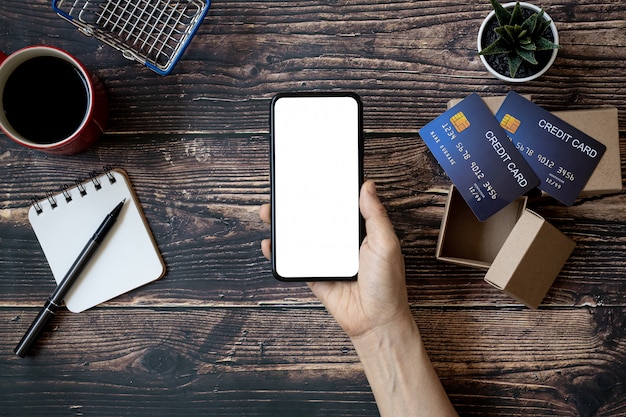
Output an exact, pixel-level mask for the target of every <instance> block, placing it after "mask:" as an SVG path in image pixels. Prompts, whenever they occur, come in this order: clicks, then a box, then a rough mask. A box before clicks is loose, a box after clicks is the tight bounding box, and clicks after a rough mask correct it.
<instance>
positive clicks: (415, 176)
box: [0, 0, 626, 417]
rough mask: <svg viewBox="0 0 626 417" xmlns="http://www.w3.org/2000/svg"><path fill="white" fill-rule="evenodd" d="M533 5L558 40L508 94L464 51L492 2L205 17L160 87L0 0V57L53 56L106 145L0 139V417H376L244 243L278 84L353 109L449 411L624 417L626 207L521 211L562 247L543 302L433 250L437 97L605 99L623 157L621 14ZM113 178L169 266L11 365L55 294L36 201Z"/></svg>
mask: <svg viewBox="0 0 626 417" xmlns="http://www.w3.org/2000/svg"><path fill="white" fill-rule="evenodd" d="M540 5H541V6H543V7H544V8H546V10H547V11H548V13H549V14H550V16H551V17H552V18H553V19H554V20H555V21H556V22H557V24H558V27H559V31H560V36H561V44H562V46H563V48H562V49H561V50H560V51H559V55H558V58H557V61H556V64H555V66H554V67H553V68H552V69H551V70H550V71H549V72H548V73H547V74H546V75H545V76H543V77H542V78H540V79H539V80H538V81H535V82H532V83H528V84H524V85H521V86H517V85H515V86H512V85H508V84H502V83H500V82H499V81H497V80H495V79H493V78H490V77H489V76H488V75H487V72H486V71H485V70H484V69H483V68H482V67H481V64H480V62H479V60H478V59H477V56H476V52H475V37H476V33H477V30H478V25H479V24H480V22H481V20H482V18H483V17H484V16H485V15H486V14H487V13H488V11H489V8H490V6H489V5H488V2H479V3H471V4H459V3H458V2H451V1H448V0H436V1H428V2H426V1H417V2H411V1H398V2H388V1H382V0H376V1H373V2H372V1H368V2H366V1H363V0H357V1H350V2H347V1H320V2H312V3H311V2H301V1H294V2H291V1H290V2H272V1H226V2H214V4H213V5H212V7H211V10H210V12H209V15H208V16H207V18H206V19H205V21H204V22H203V24H202V25H201V26H200V29H199V31H198V33H197V35H196V36H195V38H194V39H193V41H192V43H191V44H190V46H189V48H188V49H187V51H186V53H185V54H184V56H183V59H182V60H181V62H180V63H179V64H178V65H177V66H176V68H175V69H174V72H173V73H172V74H171V75H169V76H166V77H162V76H158V75H157V74H154V73H152V72H150V71H149V70H147V69H145V68H143V67H142V66H141V65H138V64H135V63H132V62H130V61H127V60H126V59H125V58H123V57H122V56H121V54H120V53H118V52H116V51H114V50H112V49H111V48H109V47H106V46H103V45H101V44H100V43H99V42H98V41H96V40H94V39H91V38H88V37H86V36H83V35H81V34H80V33H78V32H77V31H76V29H75V28H74V27H73V26H71V25H69V24H68V23H67V22H65V21H63V20H62V19H60V18H59V17H57V16H56V15H54V13H53V12H52V10H51V8H50V2H49V0H27V1H18V0H2V1H0V50H3V51H7V52H10V51H13V50H16V49H19V48H21V47H23V46H26V45H31V44H36V43H43V44H48V45H54V46H59V47H61V48H64V49H66V50H68V51H69V52H71V53H73V54H75V55H76V56H77V57H78V58H79V59H80V60H81V61H83V62H84V63H85V65H86V66H87V67H88V68H89V69H90V70H92V71H93V72H94V73H95V74H97V75H98V76H99V77H100V78H101V79H102V80H103V81H104V82H105V84H106V86H107V88H108V91H109V96H110V100H111V121H110V124H109V127H108V129H107V131H106V134H105V135H104V136H103V138H102V140H101V141H100V142H99V143H98V144H97V145H96V146H94V147H93V148H92V149H90V150H88V151H87V152H85V153H83V154H80V155H76V156H70V157H56V156H47V155H44V154H41V153H37V152H33V151H29V150H26V149H24V148H21V147H19V146H17V145H15V144H13V143H12V142H10V141H9V140H8V139H7V138H6V137H5V136H3V135H0V375H1V376H2V378H0V416H4V415H7V416H14V415H19V416H31V415H32V416H37V415H41V414H42V413H43V412H44V411H45V412H46V414H47V415H50V416H67V415H86V416H88V415H112V416H113V415H115V416H127V415H128V416H130V415H132V416H160V415H163V416H167V415H180V414H189V415H211V416H222V415H229V416H230V415H236V416H265V415H267V416H270V415H271V416H291V415H301V416H325V415H342V416H366V415H367V416H371V415H376V406H375V404H374V402H373V397H372V394H371V392H370V389H369V386H368V384H367V381H366V379H365V377H364V375H363V372H362V368H361V366H360V364H359V362H358V358H357V356H356V354H355V352H354V350H353V348H352V346H351V344H350V341H349V339H348V338H347V337H346V336H345V334H343V332H342V331H341V329H339V327H338V326H337V325H336V323H335V321H334V320H333V319H332V317H330V316H329V315H328V314H327V313H326V312H325V310H324V309H323V307H321V306H320V304H319V303H318V302H317V301H316V299H315V297H313V295H312V294H311V293H310V291H309V290H308V288H307V287H306V286H305V285H304V284H283V283H279V282H278V281H276V280H274V279H273V278H272V277H271V274H270V265H269V262H268V261H266V260H265V259H264V258H263V257H262V255H261V252H260V247H259V246H260V240H261V239H262V238H264V237H268V236H269V229H268V227H267V226H266V225H264V224H262V222H261V221H260V220H259V219H258V214H257V213H258V206H259V205H260V204H262V203H264V202H267V201H268V200H269V190H270V188H269V187H270V183H269V159H268V153H269V132H268V131H269V103H270V100H271V97H272V96H273V95H275V94H276V93H279V92H282V91H293V90H306V91H331V90H332V91H334V90H350V91H355V92H357V93H358V94H359V95H361V97H362V99H363V102H364V112H365V114H364V128H365V173H366V175H367V176H368V178H371V179H373V180H375V181H376V182H377V184H378V190H379V193H380V195H381V199H382V200H383V203H384V204H385V206H386V207H387V209H388V210H389V212H390V216H391V219H392V221H393V223H394V225H395V227H396V231H397V233H398V236H399V237H400V239H401V241H402V245H403V251H404V255H405V260H406V267H407V283H408V290H409V300H410V303H411V306H412V310H413V312H414V315H415V318H416V320H417V322H418V324H419V326H420V329H421V330H422V333H423V335H424V339H425V343H426V348H427V350H428V352H429V355H430V357H431V359H432V360H433V362H434V364H435V367H436V369H437V371H438V373H439V375H440V376H441V377H442V380H443V383H444V386H445V388H446V390H447V391H448V393H449V394H450V397H451V399H452V401H453V403H454V404H455V406H456V408H457V409H458V411H459V413H460V414H461V415H462V416H479V415H480V416H584V417H591V416H624V415H626V394H625V392H626V388H625V383H626V373H625V372H626V371H625V370H626V319H625V317H626V310H625V308H626V304H625V302H624V294H626V208H625V207H626V193H619V194H615V195H605V196H598V197H588V198H584V199H579V200H578V201H577V202H576V204H575V205H574V206H572V207H564V206H563V205H561V204H559V203H558V202H556V201H554V200H552V199H550V198H532V199H531V200H530V202H529V206H530V207H531V208H532V209H533V210H535V211H537V212H538V213H539V214H541V215H542V216H544V217H545V218H546V219H547V220H548V221H549V222H550V223H552V224H553V225H555V226H556V227H557V228H559V229H560V230H561V231H563V232H564V233H566V234H567V235H568V236H570V237H571V238H572V239H574V240H575V241H576V243H577V246H576V249H575V250H574V252H573V254H572V256H571V257H570V259H569V260H568V262H567V263H566V265H565V266H564V268H563V270H562V271H561V273H560V275H559V276H558V278H557V280H556V281H555V283H554V285H553V286H552V288H551V290H550V291H549V293H548V295H547V297H546V299H545V300H544V302H543V304H542V307H541V308H540V309H539V310H536V311H533V310H528V309H526V308H524V307H522V306H520V305H519V303H517V302H515V301H514V300H512V299H511V298H509V297H508V296H506V295H505V294H503V293H502V292H501V291H499V290H497V289H495V288H493V287H491V286H489V285H488V284H487V283H485V282H484V281H483V276H484V271H481V270H476V269H472V268H466V267H460V266H458V265H452V264H445V263H442V262H439V261H436V260H435V259H434V254H435V245H436V242H437V238H438V233H439V225H440V222H441V217H442V215H443V210H444V205H445V201H446V193H447V189H448V187H449V184H450V182H449V180H448V178H447V176H446V175H445V173H444V172H443V170H442V169H441V167H439V165H438V164H437V163H436V161H435V159H434V158H433V157H432V155H431V154H430V152H429V151H428V149H427V148H426V146H425V145H424V143H423V142H422V141H421V139H419V136H418V133H417V132H418V130H419V129H420V128H421V127H422V126H423V125H424V124H426V123H427V122H428V121H430V120H431V119H432V118H434V117H436V116H437V115H439V114H440V113H441V112H442V111H444V109H445V107H446V103H447V101H448V100H450V99H452V98H459V97H464V96H467V95H468V94H470V93H473V92H478V93H479V94H481V95H485V96H494V95H502V94H505V93H506V92H508V91H510V90H512V89H515V90H516V91H518V92H520V93H524V94H532V95H533V97H534V100H535V101H536V102H537V103H538V104H540V105H542V106H544V107H546V108H548V109H549V110H557V109H566V110H570V109H582V108H592V107H598V106H609V105H610V106H614V107H617V108H618V110H619V127H620V145H621V153H622V154H626V87H625V85H626V30H625V29H626V4H624V3H623V2H620V1H618V0H605V1H592V0H582V1H576V2H574V1H571V0H546V1H542V2H541V4H540ZM107 164H110V165H113V166H118V167H121V168H124V169H125V170H126V171H127V172H128V173H129V175H130V178H131V181H132V182H133V184H134V186H135V188H136V191H137V194H138V196H139V199H140V201H141V202H142V205H143V208H144V212H145V214H146V217H147V219H148V222H149V224H150V226H151V228H152V230H153V232H154V235H155V238H156V240H157V242H158V244H159V247H160V249H161V251H162V253H163V256H164V258H165V261H166V263H167V267H168V274H167V275H166V276H165V277H164V278H163V279H161V280H159V281H157V282H154V283H152V284H150V285H147V286H145V287H142V288H140V289H138V290H135V291H133V292H131V293H129V294H126V295H123V296H121V297H118V298H117V299H115V300H112V301H110V302H107V303H105V304H103V305H101V306H99V307H96V308H94V309H92V310H89V311H87V312H85V313H81V314H78V315H75V314H71V313H67V312H65V313H63V314H61V315H60V316H59V317H58V318H57V319H56V321H55V322H54V324H53V326H51V328H50V330H49V331H47V332H46V334H45V335H44V337H43V338H42V340H41V341H40V342H39V344H38V347H37V352H36V355H35V356H33V357H28V358H26V359H24V360H22V359H20V358H18V357H16V356H14V355H13V354H12V350H13V348H14V347H15V344H16V343H17V342H18V341H19V338H20V337H21V335H22V333H23V331H24V330H25V329H26V327H27V326H28V324H29V322H30V320H31V319H32V318H33V317H34V316H35V314H36V313H37V310H38V308H39V306H40V305H41V304H42V302H43V301H44V299H45V297H47V296H48V295H49V293H50V292H51V291H52V289H53V285H54V284H53V280H52V277H51V275H50V271H49V268H48V266H47V264H46V261H45V259H44V257H43V254H42V253H41V250H40V248H39V245H38V243H37V240H36V238H35V236H34V234H33V233H32V230H31V228H30V225H29V223H28V219H27V209H28V205H29V202H30V199H31V197H33V196H34V195H43V194H44V193H45V192H46V191H47V190H53V189H58V187H59V186H60V185H62V184H63V183H71V182H73V181H74V179H75V178H76V176H77V175H85V174H87V173H88V172H89V171H91V170H94V169H101V167H102V166H103V165H107ZM624 168H625V166H624V163H623V162H622V172H624Z"/></svg>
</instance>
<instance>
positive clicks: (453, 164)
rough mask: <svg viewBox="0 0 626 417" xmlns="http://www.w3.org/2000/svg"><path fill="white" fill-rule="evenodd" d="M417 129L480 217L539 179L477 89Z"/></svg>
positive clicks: (488, 214) (516, 196)
mask: <svg viewBox="0 0 626 417" xmlns="http://www.w3.org/2000/svg"><path fill="white" fill-rule="evenodd" d="M419 134H420V136H421V137H422V139H423V140H424V142H425V143H426V145H427V146H428V148H429V149H430V151H431V152H432V153H433V155H434V156H435V158H436V159H437V161H438V162H439V164H440V165H441V166H442V167H443V169H444V170H445V171H446V174H448V177H450V180H451V181H452V182H453V183H454V185H455V186H456V187H457V189H458V190H459V193H460V194H461V196H463V198H464V199H465V201H466V202H467V204H468V205H469V206H470V208H471V209H472V211H473V212H474V214H475V215H476V217H477V218H478V220H480V221H485V220H487V219H488V218H489V217H491V216H492V215H493V214H495V213H497V212H498V211H500V210H501V209H502V208H504V207H505V206H507V205H508V204H509V203H510V202H512V201H513V200H515V199H516V198H518V197H519V196H521V195H523V194H525V193H527V192H528V191H530V190H531V189H533V188H534V187H536V186H537V185H538V184H539V179H538V178H537V176H536V175H535V173H534V172H533V170H532V169H531V168H530V166H529V165H528V163H527V162H526V160H525V159H524V158H523V157H522V155H521V154H520V153H519V151H518V150H517V149H516V148H515V145H513V143H512V142H511V141H510V140H509V138H508V137H507V135H506V133H505V132H504V130H503V129H502V128H501V127H500V124H499V123H498V121H497V120H496V119H495V117H493V113H491V111H490V110H489V108H488V107H487V105H486V104H485V103H484V102H483V101H482V99H481V98H480V97H479V96H478V95H477V94H472V95H470V96H468V97H467V98H465V99H464V100H463V101H461V102H460V103H458V104H457V105H456V106H454V107H452V108H450V109H449V110H447V111H446V112H445V113H443V114H442V115H441V116H439V117H437V118H436V119H435V120H433V121H432V122H430V123H428V124H427V125H426V126H424V127H423V128H422V129H420V131H419Z"/></svg>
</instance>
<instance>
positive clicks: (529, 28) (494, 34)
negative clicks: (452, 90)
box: [478, 0, 560, 82]
mask: <svg viewBox="0 0 626 417" xmlns="http://www.w3.org/2000/svg"><path fill="white" fill-rule="evenodd" d="M490 1H491V6H492V7H493V11H491V13H489V15H487V17H486V18H485V20H484V21H483V23H482V25H481V26H480V30H479V31H478V54H479V56H480V60H481V61H482V62H483V64H484V65H485V67H486V68H487V70H489V72H490V73H491V74H493V75H494V76H496V77H498V78H500V79H502V80H505V81H509V82H525V81H530V80H534V79H535V78H537V77H539V76H540V75H542V74H543V73H545V72H546V71H547V70H548V68H550V66H551V65H552V63H553V62H554V60H555V59H556V54H557V50H558V48H560V46H559V34H558V32H557V30H556V26H555V25H554V22H552V20H551V19H550V16H548V15H547V14H546V13H545V12H544V11H543V9H541V8H539V7H537V6H535V5H533V4H529V3H524V2H519V1H518V2H516V3H506V4H500V3H499V2H498V1H497V0H490Z"/></svg>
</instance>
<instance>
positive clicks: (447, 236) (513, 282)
mask: <svg viewBox="0 0 626 417" xmlns="http://www.w3.org/2000/svg"><path fill="white" fill-rule="evenodd" d="M526 200H527V198H526V197H520V198H518V199H517V200H515V201H514V202H512V203H511V204H509V205H508V206H506V207H505V208H504V209H502V210H500V211H499V212H498V213H496V214H494V215H493V216H492V217H490V218H489V219H487V220H486V221H484V222H480V221H479V220H478V219H477V218H476V216H475V215H474V213H472V211H471V209H470V208H469V206H468V205H467V203H466V202H465V200H463V197H462V196H461V194H460V193H459V192H458V191H457V190H456V188H455V187H454V186H452V187H451V188H450V193H449V195H448V201H447V203H446V209H445V213H444V216H443V220H442V222H441V230H440V232H439V240H438V242H437V251H436V257H437V259H439V260H442V261H446V262H451V263H456V264H461V265H468V266H472V267H477V268H483V269H487V274H486V275H485V281H487V282H489V283H490V284H491V285H493V286H495V287H497V288H499V289H501V290H502V291H504V292H505V293H507V294H509V295H510V296H512V297H513V298H515V299H517V300H518V301H520V302H522V303H524V304H525V305H527V306H528V307H531V308H537V307H538V306H539V304H540V303H541V301H542V300H543V298H544V297H545V295H546V293H547V292H548V290H549V289H550V286H551V285H552V283H553V282H554V280H555V278H556V276H557V275H558V274H559V271H560V270H561V268H562V267H563V265H564V264H565V262H566V261H567V258H569V255H570V254H571V253H572V251H573V250H574V246H575V243H574V242H573V241H572V240H571V239H570V238H568V237H567V236H565V235H564V234H563V233H561V232H559V231H558V230H557V229H556V228H555V227H554V226H552V225H551V224H549V223H548V222H546V221H545V220H544V219H543V218H542V217H541V216H539V215H538V214H536V213H534V212H532V211H530V210H528V209H527V208H526Z"/></svg>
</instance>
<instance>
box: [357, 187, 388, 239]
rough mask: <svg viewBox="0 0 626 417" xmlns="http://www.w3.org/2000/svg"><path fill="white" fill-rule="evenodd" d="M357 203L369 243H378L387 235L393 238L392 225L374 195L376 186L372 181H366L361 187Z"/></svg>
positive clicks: (385, 211) (376, 196)
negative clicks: (390, 234) (391, 235)
mask: <svg viewBox="0 0 626 417" xmlns="http://www.w3.org/2000/svg"><path fill="white" fill-rule="evenodd" d="M359 203H360V208H361V215H362V216H363V218H364V219H365V230H366V233H367V238H368V240H369V241H372V240H374V241H379V240H380V239H381V238H384V237H387V236H388V234H389V233H392V234H393V235H394V236H395V232H394V230H393V225H392V224H391V220H389V216H388V214H387V210H385V207H384V206H383V204H382V203H381V202H380V199H379V198H378V195H377V194H376V185H375V184H374V182H373V181H366V182H365V183H364V184H363V186H362V187H361V195H360V201H359Z"/></svg>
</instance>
